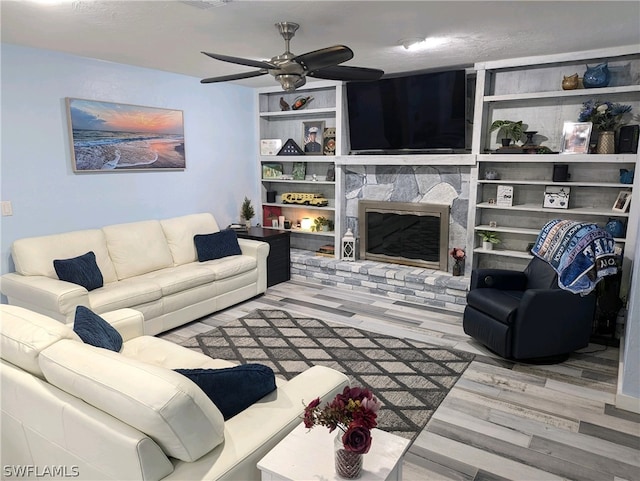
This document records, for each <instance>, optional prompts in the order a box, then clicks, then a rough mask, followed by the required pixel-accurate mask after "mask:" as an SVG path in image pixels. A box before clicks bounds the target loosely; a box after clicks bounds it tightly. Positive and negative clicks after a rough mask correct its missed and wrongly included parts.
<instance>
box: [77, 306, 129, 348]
mask: <svg viewBox="0 0 640 481" xmlns="http://www.w3.org/2000/svg"><path fill="white" fill-rule="evenodd" d="M73 330H74V331H75V333H76V334H77V335H78V336H80V339H82V340H83V341H84V342H85V343H87V344H91V345H92V346H96V347H102V348H103V349H109V350H110V351H115V352H120V349H122V336H121V335H120V333H119V332H118V331H117V330H116V329H115V328H114V327H113V326H112V325H111V324H109V323H108V322H107V321H105V320H104V319H103V318H101V317H100V316H99V315H98V314H96V313H95V312H93V311H92V310H91V309H87V308H86V307H84V306H78V307H76V317H75V320H74V322H73Z"/></svg>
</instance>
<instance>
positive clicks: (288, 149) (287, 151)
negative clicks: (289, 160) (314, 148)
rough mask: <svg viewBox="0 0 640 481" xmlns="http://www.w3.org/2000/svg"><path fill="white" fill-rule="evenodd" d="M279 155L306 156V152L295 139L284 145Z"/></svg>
mask: <svg viewBox="0 0 640 481" xmlns="http://www.w3.org/2000/svg"><path fill="white" fill-rule="evenodd" d="M278 155H304V151H303V150H302V149H301V148H300V146H299V145H298V144H296V142H295V141H294V140H293V139H289V140H287V141H286V142H285V143H284V145H283V146H282V148H281V149H280V151H279V152H278Z"/></svg>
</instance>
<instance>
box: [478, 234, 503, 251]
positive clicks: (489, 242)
mask: <svg viewBox="0 0 640 481" xmlns="http://www.w3.org/2000/svg"><path fill="white" fill-rule="evenodd" d="M480 238H481V239H482V248H483V249H484V250H486V251H490V250H492V249H493V244H500V239H499V238H498V234H496V233H495V232H493V231H489V230H486V231H481V232H480Z"/></svg>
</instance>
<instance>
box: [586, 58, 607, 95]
mask: <svg viewBox="0 0 640 481" xmlns="http://www.w3.org/2000/svg"><path fill="white" fill-rule="evenodd" d="M610 80H611V73H610V72H609V67H608V65H607V63H606V62H605V63H601V64H599V65H596V66H595V67H589V66H588V65H587V70H586V72H585V73H584V77H582V84H583V85H584V88H586V89H595V88H600V87H606V86H607V85H609V81H610Z"/></svg>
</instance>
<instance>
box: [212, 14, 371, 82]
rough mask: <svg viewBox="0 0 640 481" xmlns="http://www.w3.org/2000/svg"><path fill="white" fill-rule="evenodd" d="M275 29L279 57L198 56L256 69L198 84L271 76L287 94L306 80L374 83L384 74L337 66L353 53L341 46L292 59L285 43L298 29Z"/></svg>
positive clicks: (293, 25)
mask: <svg viewBox="0 0 640 481" xmlns="http://www.w3.org/2000/svg"><path fill="white" fill-rule="evenodd" d="M275 26H276V28H277V29H278V30H279V32H280V35H282V38H284V43H285V52H284V53H283V54H281V55H276V56H275V57H273V58H272V59H271V60H269V61H263V60H251V59H246V58H240V57H230V56H228V55H221V54H217V53H208V52H202V53H203V54H205V55H207V56H209V57H211V58H213V59H216V60H222V61H223V62H230V63H235V64H239V65H246V66H248V67H256V68H258V69H259V70H254V71H252V72H246V73H238V74H232V75H224V76H222V77H211V78H205V79H202V80H201V81H200V82H201V83H203V84H208V83H214V82H226V81H229V80H239V79H245V78H251V77H259V76H260V75H266V74H271V75H273V76H274V77H275V78H276V80H277V81H278V82H280V85H282V89H283V90H286V91H287V92H291V91H293V90H295V89H297V88H298V87H302V86H303V85H304V84H305V83H306V82H307V79H306V77H307V76H309V77H316V78H321V79H327V80H359V81H367V80H378V79H379V78H380V77H381V76H382V75H383V74H384V72H383V71H382V70H378V69H374V68H364V67H347V66H341V65H339V64H341V63H343V62H346V61H347V60H351V59H352V58H353V51H352V50H351V49H350V48H349V47H346V46H344V45H334V46H333V47H327V48H321V49H320V50H314V51H313V52H307V53H304V54H302V55H294V54H293V53H291V52H290V51H289V41H290V40H291V39H292V38H293V36H294V35H295V33H296V30H298V28H299V27H300V25H298V24H297V23H293V22H279V23H276V24H275Z"/></svg>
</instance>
